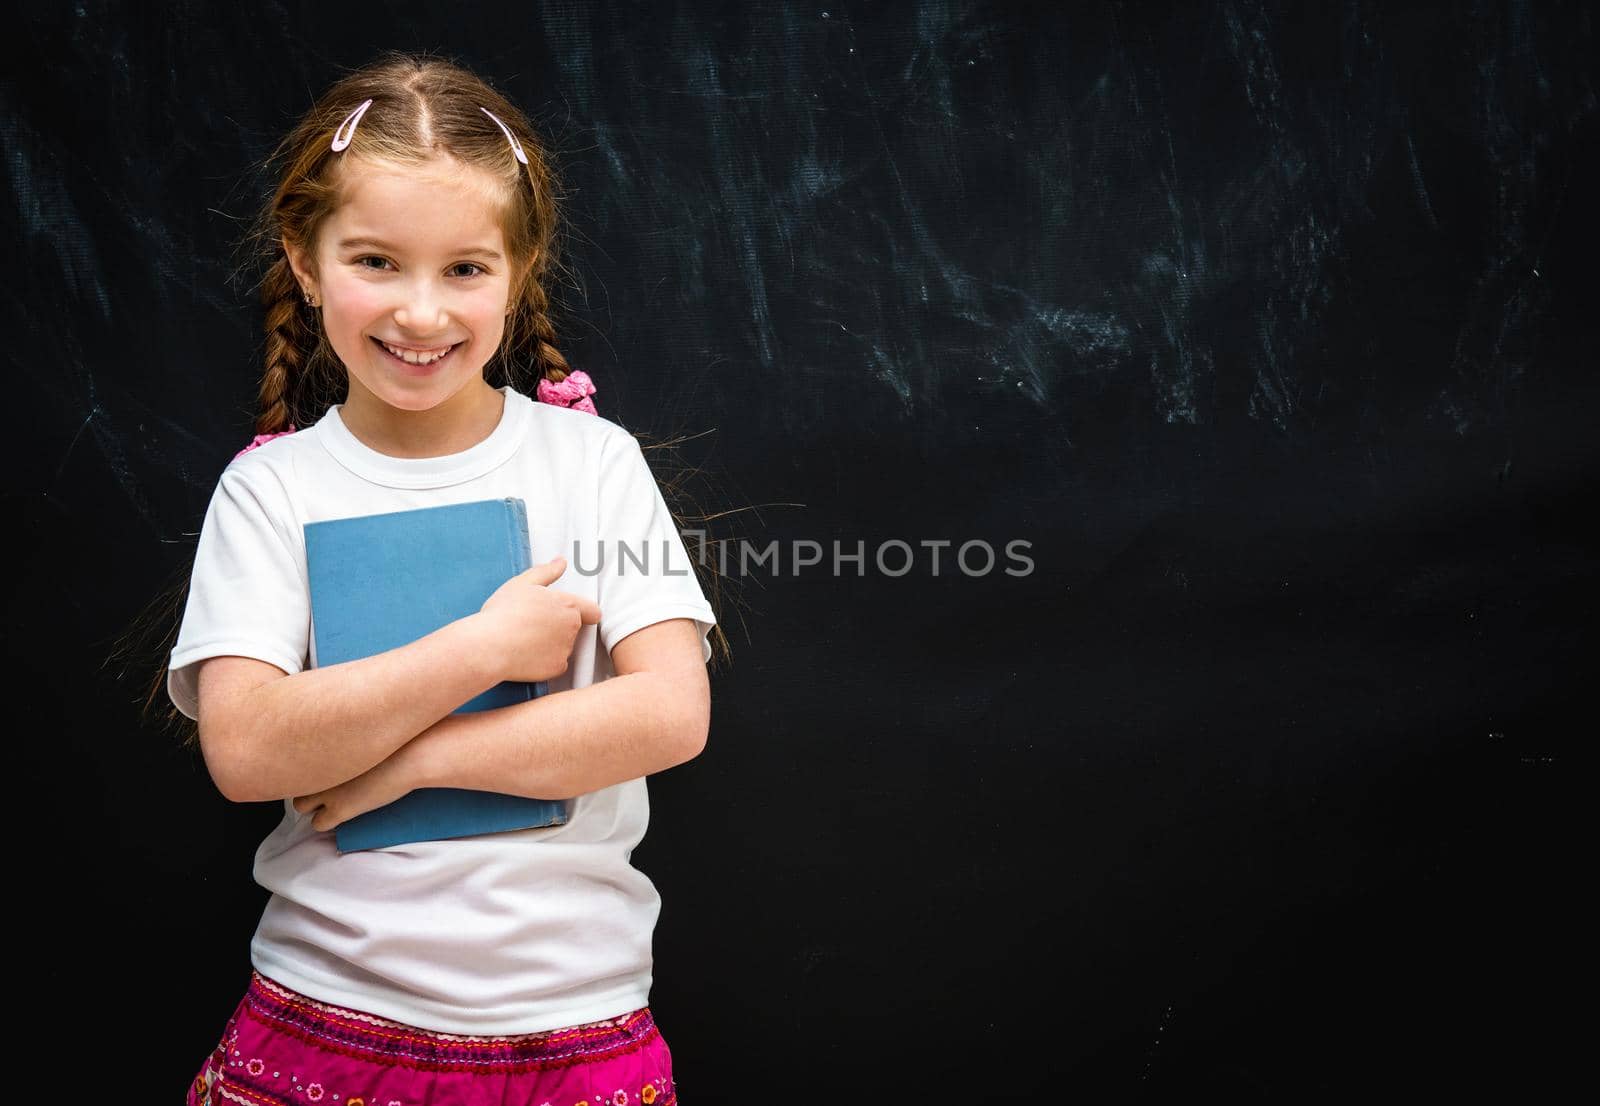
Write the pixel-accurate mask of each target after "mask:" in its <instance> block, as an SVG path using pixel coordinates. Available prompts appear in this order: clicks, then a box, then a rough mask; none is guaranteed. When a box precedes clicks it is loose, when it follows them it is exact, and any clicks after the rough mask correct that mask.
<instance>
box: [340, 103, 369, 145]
mask: <svg viewBox="0 0 1600 1106" xmlns="http://www.w3.org/2000/svg"><path fill="white" fill-rule="evenodd" d="M371 106H372V101H371V100H364V101H362V104H361V106H360V107H358V108H356V110H355V111H352V112H351V113H350V114H349V115H346V116H345V117H344V122H343V123H340V124H339V125H338V127H336V128H335V129H334V132H333V148H334V149H335V150H342V149H344V148H345V147H346V146H348V145H350V140H351V139H352V138H354V137H355V136H356V124H357V123H359V122H361V117H362V116H363V115H365V114H366V111H367V109H368V108H370V107H371ZM341 136H342V137H341Z"/></svg>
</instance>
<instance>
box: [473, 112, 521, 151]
mask: <svg viewBox="0 0 1600 1106" xmlns="http://www.w3.org/2000/svg"><path fill="white" fill-rule="evenodd" d="M478 110H479V111H481V112H483V114H485V115H487V116H488V117H489V118H490V119H494V125H495V126H497V127H499V128H500V129H501V130H503V131H505V132H506V141H507V142H510V143H511V152H512V153H514V154H516V155H517V160H518V161H520V162H522V164H524V165H526V164H528V155H527V154H525V153H523V152H522V143H520V142H518V141H517V136H516V135H514V134H512V133H511V129H510V128H509V127H507V126H506V125H505V124H504V123H502V122H500V120H499V119H496V118H495V114H494V112H492V111H490V110H489V109H488V108H486V107H480V108H479V109H478Z"/></svg>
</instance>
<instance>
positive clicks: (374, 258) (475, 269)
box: [356, 254, 489, 280]
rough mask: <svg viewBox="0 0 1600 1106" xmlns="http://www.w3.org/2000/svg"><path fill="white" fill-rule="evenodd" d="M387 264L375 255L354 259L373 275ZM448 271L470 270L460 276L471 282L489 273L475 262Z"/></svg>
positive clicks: (452, 267) (459, 264) (387, 262)
mask: <svg viewBox="0 0 1600 1106" xmlns="http://www.w3.org/2000/svg"><path fill="white" fill-rule="evenodd" d="M368 261H376V262H378V263H379V267H376V268H375V267H373V266H371V265H368V264H366V262H368ZM388 264H389V259H388V258H386V257H379V256H377V255H376V254H368V255H366V256H364V257H358V258H356V265H357V266H358V267H360V268H363V269H371V270H372V271H373V272H375V273H381V272H383V268H382V266H385V265H388ZM450 269H451V271H452V272H455V271H457V270H460V269H471V270H472V271H471V272H470V273H466V274H465V275H463V276H462V279H463V280H471V279H473V278H474V277H477V276H480V275H482V274H483V273H486V272H488V271H489V270H487V269H485V268H484V267H483V266H482V265H479V264H477V263H476V262H472V261H462V262H459V263H457V264H455V265H452V266H450Z"/></svg>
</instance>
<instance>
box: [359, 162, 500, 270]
mask: <svg viewBox="0 0 1600 1106" xmlns="http://www.w3.org/2000/svg"><path fill="white" fill-rule="evenodd" d="M341 176H342V179H341V180H340V182H339V206H338V208H337V209H336V210H335V211H334V213H333V215H332V216H331V217H330V219H329V224H330V229H332V230H333V231H334V233H335V236H336V240H337V238H342V237H346V236H348V235H351V234H354V235H357V236H366V237H378V238H383V239H385V240H387V241H391V242H394V243H396V244H401V243H407V242H409V243H414V244H416V245H417V246H418V247H419V248H420V247H424V246H426V245H428V244H430V243H433V242H439V243H440V244H449V245H450V246H452V247H453V246H456V245H461V244H463V237H464V236H466V237H471V238H475V239H485V240H488V239H492V242H489V241H485V242H483V244H485V245H494V246H496V248H498V245H499V243H500V242H501V241H502V239H503V235H502V231H501V223H500V220H501V216H502V213H503V207H502V199H501V196H500V185H499V184H498V182H497V181H495V179H494V178H493V177H491V176H489V174H487V173H485V172H484V171H482V170H481V169H475V168H473V167H471V166H468V165H463V164H462V163H461V162H458V161H456V160H454V159H453V158H434V159H432V160H431V161H429V162H425V163H423V164H421V165H396V164H392V163H377V162H366V163H362V164H360V165H359V166H352V167H350V170H349V171H347V172H346V173H344V174H342V175H341Z"/></svg>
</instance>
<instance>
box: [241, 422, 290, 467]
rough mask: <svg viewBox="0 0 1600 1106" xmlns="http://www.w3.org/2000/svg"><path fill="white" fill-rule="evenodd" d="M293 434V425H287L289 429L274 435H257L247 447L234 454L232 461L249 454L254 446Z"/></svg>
mask: <svg viewBox="0 0 1600 1106" xmlns="http://www.w3.org/2000/svg"><path fill="white" fill-rule="evenodd" d="M293 433H294V423H290V424H289V429H287V430H280V431H278V432H277V433H276V434H257V435H256V436H255V437H254V438H252V439H250V444H249V445H247V446H245V447H244V448H243V449H241V450H240V451H239V452H238V453H235V454H234V455H233V459H234V460H235V461H237V460H238V459H239V458H240V457H243V456H244V455H245V454H246V453H249V452H250V451H251V450H252V449H254V448H256V446H258V445H265V444H266V443H267V442H270V441H272V439H274V438H281V437H283V436H284V435H285V434H293Z"/></svg>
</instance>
